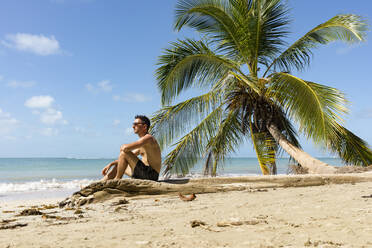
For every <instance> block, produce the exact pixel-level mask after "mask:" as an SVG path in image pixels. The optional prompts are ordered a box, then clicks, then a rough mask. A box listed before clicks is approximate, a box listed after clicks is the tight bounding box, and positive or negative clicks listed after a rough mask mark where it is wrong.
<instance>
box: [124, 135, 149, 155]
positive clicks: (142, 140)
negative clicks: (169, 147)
mask: <svg viewBox="0 0 372 248" xmlns="http://www.w3.org/2000/svg"><path fill="white" fill-rule="evenodd" d="M151 139H152V136H151V135H150V134H146V135H145V136H143V137H141V138H140V139H139V140H137V141H135V142H132V143H129V144H124V145H122V146H121V147H120V151H123V152H130V151H132V152H133V150H137V149H138V148H140V147H142V146H143V145H145V144H147V143H148V142H151ZM133 153H134V152H133ZM138 154H139V151H138ZM138 154H137V155H138Z"/></svg>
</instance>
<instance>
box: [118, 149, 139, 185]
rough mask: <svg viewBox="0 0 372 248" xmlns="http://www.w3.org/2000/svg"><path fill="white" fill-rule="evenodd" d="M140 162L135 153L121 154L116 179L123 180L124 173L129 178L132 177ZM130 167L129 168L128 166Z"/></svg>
mask: <svg viewBox="0 0 372 248" xmlns="http://www.w3.org/2000/svg"><path fill="white" fill-rule="evenodd" d="M137 162H138V158H137V156H136V155H134V153H133V152H123V151H121V152H120V155H119V159H118V165H117V166H116V176H115V179H121V178H122V177H123V175H124V172H125V173H126V174H127V175H128V174H130V175H128V176H132V174H133V171H134V168H135V167H136V164H137ZM128 165H129V166H128ZM128 167H129V168H128Z"/></svg>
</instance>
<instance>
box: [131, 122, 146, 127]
mask: <svg viewBox="0 0 372 248" xmlns="http://www.w3.org/2000/svg"><path fill="white" fill-rule="evenodd" d="M139 124H145V123H144V122H133V126H137V125H139Z"/></svg>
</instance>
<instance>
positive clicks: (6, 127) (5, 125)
mask: <svg viewBox="0 0 372 248" xmlns="http://www.w3.org/2000/svg"><path fill="white" fill-rule="evenodd" d="M18 123H19V122H18V121H17V120H16V119H15V118H13V117H12V116H11V115H10V114H9V113H6V112H4V111H3V110H2V109H1V108H0V135H1V136H8V137H10V136H9V134H10V133H11V132H12V131H13V129H14V128H15V127H16V125H17V124H18Z"/></svg>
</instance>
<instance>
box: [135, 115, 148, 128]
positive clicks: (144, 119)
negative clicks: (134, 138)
mask: <svg viewBox="0 0 372 248" xmlns="http://www.w3.org/2000/svg"><path fill="white" fill-rule="evenodd" d="M134 119H140V120H141V121H142V122H143V123H144V124H146V125H147V131H148V130H149V128H150V119H149V118H147V116H145V115H136V116H135V117H134Z"/></svg>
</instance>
